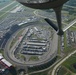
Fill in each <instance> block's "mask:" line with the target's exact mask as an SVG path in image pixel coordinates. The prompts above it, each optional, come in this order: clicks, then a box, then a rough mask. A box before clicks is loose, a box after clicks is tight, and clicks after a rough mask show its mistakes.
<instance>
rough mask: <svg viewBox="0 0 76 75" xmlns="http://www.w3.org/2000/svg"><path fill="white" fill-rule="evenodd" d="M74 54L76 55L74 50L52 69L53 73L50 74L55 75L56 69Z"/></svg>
mask: <svg viewBox="0 0 76 75" xmlns="http://www.w3.org/2000/svg"><path fill="white" fill-rule="evenodd" d="M75 53H76V50H75V51H73V52H72V53H70V54H69V55H68V56H66V57H65V58H64V59H63V60H62V61H61V62H59V63H58V64H57V65H56V66H55V67H54V68H53V71H52V74H51V75H55V73H56V70H57V68H58V67H59V66H60V65H61V64H62V63H63V62H64V61H66V60H67V59H68V58H69V57H71V56H72V55H73V54H75Z"/></svg>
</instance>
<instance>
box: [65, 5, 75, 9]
mask: <svg viewBox="0 0 76 75" xmlns="http://www.w3.org/2000/svg"><path fill="white" fill-rule="evenodd" d="M64 6H66V7H70V8H74V9H76V7H75V6H70V5H64Z"/></svg>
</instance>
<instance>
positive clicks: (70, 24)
mask: <svg viewBox="0 0 76 75" xmlns="http://www.w3.org/2000/svg"><path fill="white" fill-rule="evenodd" d="M75 23H76V19H75V20H73V21H72V22H71V23H69V24H68V25H67V26H65V27H64V28H63V31H64V32H65V31H66V30H67V29H69V28H70V27H71V26H73V25H74V24H75Z"/></svg>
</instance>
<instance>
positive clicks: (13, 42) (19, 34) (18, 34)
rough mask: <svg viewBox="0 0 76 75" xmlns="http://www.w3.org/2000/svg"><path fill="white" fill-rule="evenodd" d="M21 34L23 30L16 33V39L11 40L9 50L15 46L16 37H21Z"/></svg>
mask: <svg viewBox="0 0 76 75" xmlns="http://www.w3.org/2000/svg"><path fill="white" fill-rule="evenodd" d="M22 32H23V30H20V31H19V32H18V33H17V35H16V37H15V38H14V39H13V40H12V42H11V44H10V48H12V46H13V45H14V44H15V42H16V41H17V40H18V37H19V36H21V34H22Z"/></svg>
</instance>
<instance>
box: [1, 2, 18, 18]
mask: <svg viewBox="0 0 76 75" xmlns="http://www.w3.org/2000/svg"><path fill="white" fill-rule="evenodd" d="M16 4H17V3H14V4H12V5H10V6H8V7H6V8H5V9H3V10H2V11H1V12H0V19H3V18H5V17H6V16H7V15H8V14H9V12H10V11H11V10H12V9H14V6H16ZM9 10H10V11H9ZM7 11H9V12H7Z"/></svg>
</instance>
